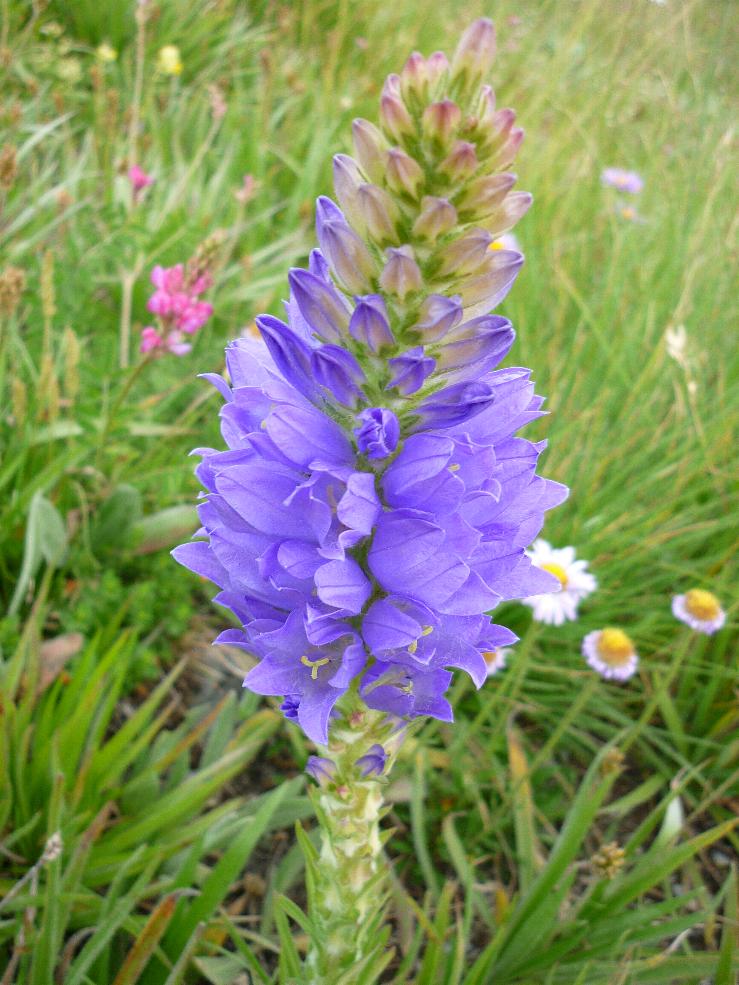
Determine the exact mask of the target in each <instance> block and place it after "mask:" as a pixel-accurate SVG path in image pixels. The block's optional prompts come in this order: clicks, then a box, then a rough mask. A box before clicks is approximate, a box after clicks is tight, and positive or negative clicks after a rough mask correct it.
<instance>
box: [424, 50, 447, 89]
mask: <svg viewBox="0 0 739 985" xmlns="http://www.w3.org/2000/svg"><path fill="white" fill-rule="evenodd" d="M448 71H449V60H448V59H447V57H446V55H445V54H444V52H443V51H435V52H434V53H433V55H429V57H428V58H427V59H426V73H427V75H428V81H429V90H430V91H431V92H432V93H433V90H434V88H435V87H440V83H441V82H442V81H443V79H444V76H445V75H446V73H447V72H448Z"/></svg>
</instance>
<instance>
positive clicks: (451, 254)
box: [437, 228, 493, 277]
mask: <svg viewBox="0 0 739 985" xmlns="http://www.w3.org/2000/svg"><path fill="white" fill-rule="evenodd" d="M492 241H493V237H492V236H491V235H490V233H489V232H487V231H486V230H485V229H477V228H474V229H470V230H469V231H468V232H466V233H465V234H464V235H463V236H460V237H459V238H458V239H455V240H454V242H452V243H449V244H447V245H446V246H445V247H444V248H443V249H442V250H441V251H440V252H439V253H438V255H437V260H438V261H439V268H438V272H439V273H440V274H441V275H442V276H446V275H448V274H453V275H455V276H457V277H465V276H467V274H471V273H474V272H476V271H477V270H479V269H480V266H481V265H482V264H483V263H484V262H485V260H486V259H487V258H488V256H489V251H488V248H489V246H490V244H491V243H492Z"/></svg>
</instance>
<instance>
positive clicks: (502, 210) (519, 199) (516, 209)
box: [481, 192, 534, 239]
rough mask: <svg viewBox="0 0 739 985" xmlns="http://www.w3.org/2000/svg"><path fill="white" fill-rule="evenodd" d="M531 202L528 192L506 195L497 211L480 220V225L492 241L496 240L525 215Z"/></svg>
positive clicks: (531, 198)
mask: <svg viewBox="0 0 739 985" xmlns="http://www.w3.org/2000/svg"><path fill="white" fill-rule="evenodd" d="M533 200H534V199H533V197H532V196H531V194H530V193H529V192H511V193H510V195H506V197H505V198H504V199H503V201H502V202H501V203H500V205H499V206H498V208H497V209H495V210H494V211H493V212H491V213H490V215H488V216H485V218H484V219H482V220H481V225H482V226H484V228H485V229H486V230H487V231H488V232H489V233H490V235H491V236H492V237H493V238H494V239H497V238H498V236H500V235H501V234H502V233H504V232H506V231H507V230H508V229H511V228H512V227H513V226H515V224H516V223H517V222H518V220H519V219H520V218H521V216H524V215H526V213H527V212H528V211H529V209H530V208H531V203H532V202H533Z"/></svg>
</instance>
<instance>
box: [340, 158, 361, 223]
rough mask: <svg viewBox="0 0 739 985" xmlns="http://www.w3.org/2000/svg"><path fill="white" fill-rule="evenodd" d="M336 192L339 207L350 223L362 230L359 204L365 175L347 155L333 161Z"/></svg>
mask: <svg viewBox="0 0 739 985" xmlns="http://www.w3.org/2000/svg"><path fill="white" fill-rule="evenodd" d="M333 165H334V167H333V170H334V191H335V192H336V197H337V199H338V200H339V205H340V206H341V209H342V211H343V213H344V215H345V216H346V217H347V219H348V220H349V222H350V223H351V224H352V226H354V227H355V228H361V214H360V211H359V205H358V202H357V192H358V190H359V186H360V185H361V184H363V183H364V180H365V178H364V175H363V174H362V172H361V171H360V170H359V167H358V165H357V162H356V161H355V160H353V158H351V157H349V156H348V155H347V154H336V155H335V157H334V161H333Z"/></svg>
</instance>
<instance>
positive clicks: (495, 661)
mask: <svg viewBox="0 0 739 985" xmlns="http://www.w3.org/2000/svg"><path fill="white" fill-rule="evenodd" d="M510 652H511V648H510V647H509V646H498V647H496V648H495V649H494V650H487V651H486V652H485V653H483V657H484V658H485V663H486V664H487V665H488V677H492V676H493V675H494V674H497V673H498V672H499V671H501V670H504V669H505V665H506V663H507V661H508V654H509V653H510Z"/></svg>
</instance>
